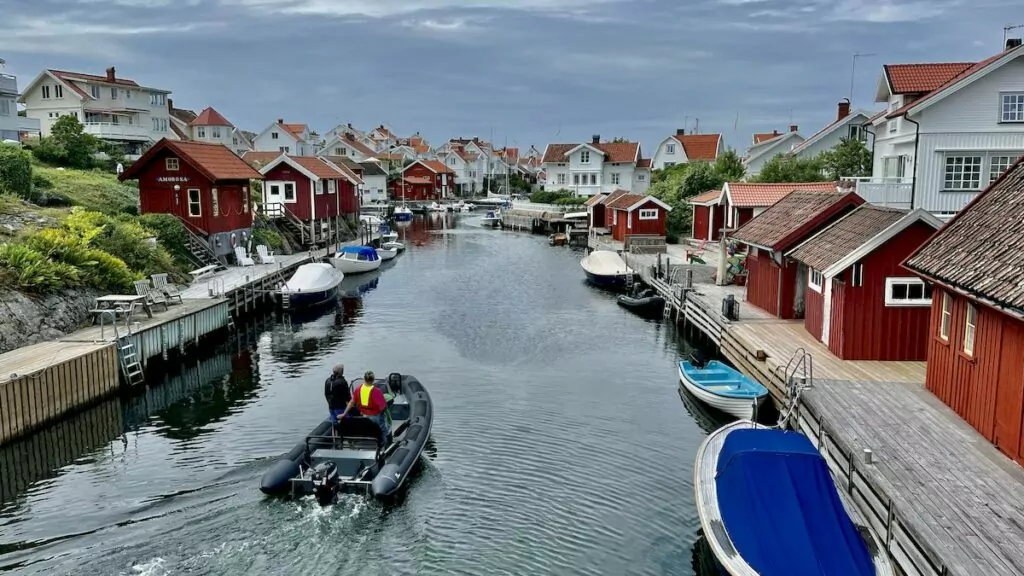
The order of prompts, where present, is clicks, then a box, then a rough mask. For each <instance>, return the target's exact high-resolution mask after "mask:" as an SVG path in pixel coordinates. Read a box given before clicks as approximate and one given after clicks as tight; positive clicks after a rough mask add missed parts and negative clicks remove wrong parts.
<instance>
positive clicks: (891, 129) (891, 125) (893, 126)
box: [888, 118, 899, 134]
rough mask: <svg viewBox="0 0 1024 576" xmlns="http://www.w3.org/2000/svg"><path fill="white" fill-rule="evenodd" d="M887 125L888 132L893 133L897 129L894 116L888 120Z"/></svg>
mask: <svg viewBox="0 0 1024 576" xmlns="http://www.w3.org/2000/svg"><path fill="white" fill-rule="evenodd" d="M888 126H889V134H895V133H896V132H897V131H898V130H899V128H898V126H897V124H896V118H893V119H891V120H889V122H888Z"/></svg>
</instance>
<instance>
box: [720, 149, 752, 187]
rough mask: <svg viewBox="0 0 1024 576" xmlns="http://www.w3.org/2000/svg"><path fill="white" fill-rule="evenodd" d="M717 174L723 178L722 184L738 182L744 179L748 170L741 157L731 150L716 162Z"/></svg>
mask: <svg viewBox="0 0 1024 576" xmlns="http://www.w3.org/2000/svg"><path fill="white" fill-rule="evenodd" d="M715 172H717V173H718V176H719V177H721V178H722V182H737V181H739V180H742V179H743V176H744V175H746V173H747V169H746V167H744V166H743V160H741V159H740V155H739V154H737V153H736V151H735V150H733V149H732V148H729V149H728V150H726V151H725V153H724V154H721V155H719V156H718V159H717V160H715Z"/></svg>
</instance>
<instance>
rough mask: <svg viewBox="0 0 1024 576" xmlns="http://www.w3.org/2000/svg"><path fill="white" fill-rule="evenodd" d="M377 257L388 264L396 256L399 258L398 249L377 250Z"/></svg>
mask: <svg viewBox="0 0 1024 576" xmlns="http://www.w3.org/2000/svg"><path fill="white" fill-rule="evenodd" d="M377 256H380V261H381V262H387V261H388V260H391V259H392V258H394V257H395V256H398V249H397V248H377Z"/></svg>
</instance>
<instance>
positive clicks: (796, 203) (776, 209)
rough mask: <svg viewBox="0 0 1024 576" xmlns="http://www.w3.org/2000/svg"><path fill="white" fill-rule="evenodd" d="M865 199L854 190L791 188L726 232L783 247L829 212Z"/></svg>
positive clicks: (776, 248) (803, 235)
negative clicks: (844, 191) (766, 206)
mask: <svg viewBox="0 0 1024 576" xmlns="http://www.w3.org/2000/svg"><path fill="white" fill-rule="evenodd" d="M863 203H864V199H863V198H861V197H860V196H857V194H855V193H853V192H847V193H842V192H836V191H835V190H834V189H833V190H832V192H831V193H822V192H791V193H790V194H788V195H787V196H786V197H785V198H783V199H781V200H779V201H778V202H776V203H775V204H774V205H772V206H771V207H769V208H768V209H767V210H765V211H764V212H762V213H760V214H758V215H757V216H755V217H754V218H753V219H752V220H750V221H749V222H747V223H746V224H744V225H743V226H741V227H740V229H739V230H737V231H735V232H733V233H732V234H730V235H729V236H730V237H731V238H734V239H735V240H737V241H739V242H743V243H745V244H752V245H755V246H763V247H765V248H770V249H772V250H773V251H784V250H785V249H786V248H789V247H790V246H792V245H793V244H795V243H796V242H799V241H801V240H803V239H804V238H806V237H807V236H809V235H810V234H811V233H813V232H814V230H815V228H817V226H816V223H818V222H824V220H825V219H826V218H827V217H828V216H831V215H835V214H838V213H839V212H840V211H841V210H842V209H843V208H845V207H856V206H859V205H861V204H863Z"/></svg>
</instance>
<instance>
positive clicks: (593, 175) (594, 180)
mask: <svg viewBox="0 0 1024 576" xmlns="http://www.w3.org/2000/svg"><path fill="white" fill-rule="evenodd" d="M590 185H591V186H597V174H596V173H594V172H591V173H590Z"/></svg>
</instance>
